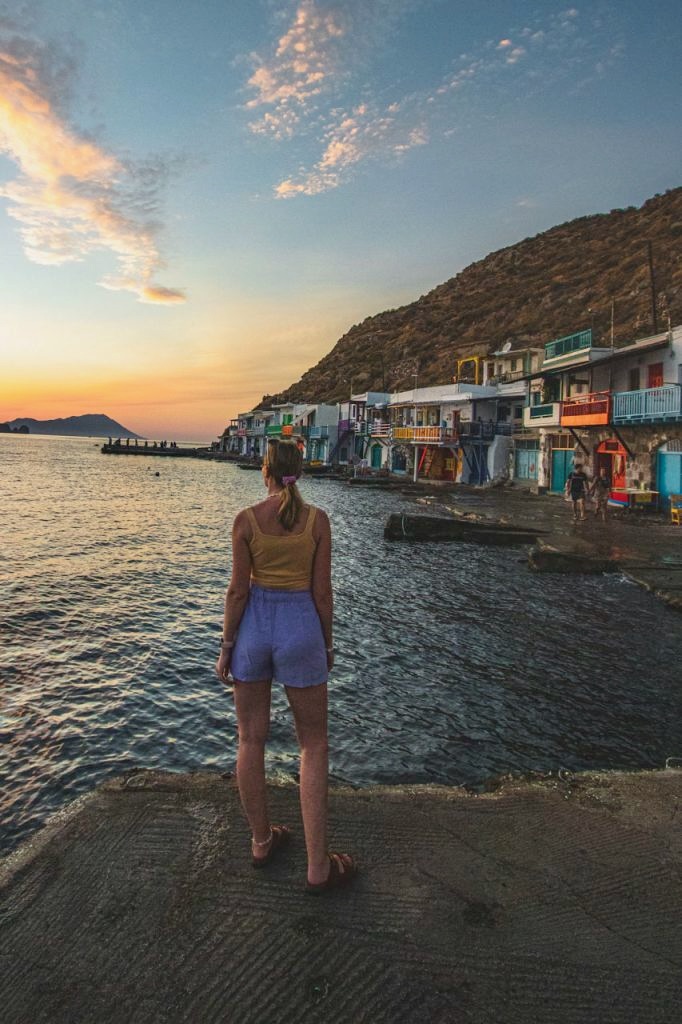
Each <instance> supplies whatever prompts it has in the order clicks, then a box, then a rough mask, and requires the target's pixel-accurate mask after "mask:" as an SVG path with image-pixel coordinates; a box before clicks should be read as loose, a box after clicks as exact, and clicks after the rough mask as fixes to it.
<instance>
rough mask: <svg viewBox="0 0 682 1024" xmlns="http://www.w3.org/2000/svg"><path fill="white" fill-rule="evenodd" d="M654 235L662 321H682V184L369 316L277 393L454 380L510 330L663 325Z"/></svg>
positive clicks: (284, 396) (313, 394)
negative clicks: (468, 360) (460, 363)
mask: <svg viewBox="0 0 682 1024" xmlns="http://www.w3.org/2000/svg"><path fill="white" fill-rule="evenodd" d="M648 241H651V242H652V245H653V263H654V271H655V281H656V288H657V315H658V325H659V329H663V328H665V327H667V324H668V317H670V318H671V320H672V322H673V323H680V322H682V188H677V189H673V190H671V191H670V192H666V193H665V194H664V195H658V196H655V197H654V198H653V199H649V200H648V201H647V202H645V203H644V205H643V206H642V207H641V208H639V209H638V208H636V207H629V208H628V209H624V210H612V211H611V213H607V214H597V215H595V216H590V217H580V218H578V219H577V220H572V221H569V222H567V223H566V224H560V225H559V226H558V227H554V228H551V229H550V230H549V231H544V232H543V233H542V234H540V235H536V236H535V237H534V238H527V239H525V240H524V241H522V242H518V243H517V244H516V245H511V246H509V247H508V248H506V249H500V250H499V251H498V252H494V253H491V254H490V255H489V256H486V257H485V259H483V260H479V261H478V262H477V263H472V264H471V265H470V266H468V267H466V268H465V269H464V270H462V271H461V273H459V274H457V275H456V277H453V278H451V279H450V280H449V281H446V282H445V283H444V284H441V285H438V287H437V288H434V289H433V291H430V292H428V293H427V294H426V295H422V296H421V298H419V299H417V300H416V302H411V303H410V304H409V305H407V306H401V307H400V308H399V309H392V310H387V311H386V312H384V313H378V314H377V315H376V316H372V317H368V318H367V319H366V320H364V321H363V322H362V323H360V324H356V325H355V326H354V327H351V329H350V330H349V331H348V332H347V334H344V336H343V337H342V338H340V339H339V340H338V341H337V343H336V345H335V346H334V348H333V349H332V350H331V352H330V353H329V354H328V355H326V356H325V357H324V358H323V359H321V360H320V362H319V363H318V364H317V365H316V366H313V367H312V368H311V369H310V370H308V371H307V372H306V373H305V374H304V375H303V377H302V378H301V379H300V381H298V382H297V383H296V384H292V385H291V387H289V388H287V389H286V391H283V392H281V393H280V394H278V395H266V396H265V397H264V399H263V402H264V403H268V402H273V401H292V400H296V401H338V400H341V399H343V398H345V397H346V396H347V395H348V388H349V382H350V381H351V379H352V382H353V390H354V391H356V392H361V391H365V390H375V391H383V390H389V391H390V390H399V389H401V388H409V387H412V386H413V383H414V382H413V378H412V374H414V373H418V375H419V385H420V386H424V385H429V384H438V383H443V382H446V381H449V380H451V378H452V375H453V372H454V368H455V366H454V364H455V359H456V358H457V356H458V355H465V354H466V355H469V354H479V353H480V354H482V353H487V352H493V351H495V350H496V349H499V348H500V347H501V346H502V345H503V344H504V343H505V342H507V341H511V342H512V343H513V344H514V347H518V346H520V345H522V344H533V345H541V344H543V343H544V342H545V341H549V340H551V339H552V338H556V337H561V336H562V335H565V334H571V333H573V332H574V331H578V330H582V329H584V328H586V327H590V326H593V328H594V333H595V339H596V341H597V342H599V341H600V340H602V339H603V340H604V341H605V343H606V344H608V343H609V342H608V339H609V338H610V330H611V300H612V299H614V300H615V340H616V344H617V345H618V344H619V343H621V344H622V343H624V342H626V341H632V340H634V339H635V338H637V337H642V336H644V335H646V334H648V333H650V332H652V330H653V323H652V303H651V287H650V274H649V261H648V250H647V242H648Z"/></svg>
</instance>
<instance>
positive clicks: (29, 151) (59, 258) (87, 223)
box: [0, 37, 185, 302]
mask: <svg viewBox="0 0 682 1024" xmlns="http://www.w3.org/2000/svg"><path fill="white" fill-rule="evenodd" d="M44 59H45V54H44V52H42V53H39V51H38V49H37V47H36V46H35V45H34V44H31V43H30V42H29V41H27V40H23V39H21V40H20V39H17V38H16V37H15V38H13V39H9V40H5V44H4V46H3V45H1V44H0V153H2V154H4V155H5V156H6V157H8V158H9V159H10V160H11V161H12V162H13V163H14V164H15V165H16V167H17V168H18V171H19V175H18V177H17V178H16V179H15V180H13V181H10V182H7V183H6V184H5V185H4V186H0V197H3V198H5V199H7V200H9V206H8V208H7V212H8V214H9V215H10V216H11V217H12V218H13V219H14V220H16V221H17V222H18V224H19V233H20V235H21V237H22V240H23V243H24V251H25V253H26V256H27V257H28V259H30V260H31V261H33V262H35V263H41V264H43V265H51V266H59V265H62V264H65V263H69V262H74V261H81V260H83V259H85V257H86V256H87V255H88V254H90V253H92V252H95V251H97V250H108V251H109V252H111V253H113V254H114V256H115V258H116V260H117V262H118V265H119V274H118V275H112V276H111V277H109V278H107V280H106V281H104V282H101V283H102V284H104V285H105V287H107V288H113V289H116V290H128V291H132V292H134V293H136V294H137V295H138V297H139V298H140V300H141V301H156V302H182V301H184V298H185V296H184V294H183V292H182V291H180V290H179V289H173V288H166V287H164V286H161V285H156V284H154V282H153V278H154V275H155V274H156V272H157V270H158V269H160V267H161V265H162V264H161V258H160V255H159V251H158V247H157V244H156V240H155V231H156V228H155V227H153V226H152V222H151V218H150V219H149V220H148V221H145V220H144V219H141V218H140V215H139V213H138V214H137V215H135V214H133V213H132V212H129V207H130V206H134V205H135V199H136V191H137V186H138V181H137V176H138V174H139V173H140V170H141V169H140V168H136V167H135V166H133V165H132V164H130V163H129V162H124V161H122V160H120V159H119V158H117V157H116V156H114V155H113V154H111V153H108V152H106V150H104V149H103V148H102V147H100V146H98V145H97V144H96V143H94V142H93V141H91V140H89V139H87V138H85V137H83V136H82V135H80V134H79V133H78V132H77V131H76V130H75V129H74V128H72V127H71V126H70V125H69V124H68V123H67V122H66V120H65V119H64V117H63V116H62V114H61V113H60V112H59V110H58V108H57V105H56V104H55V102H54V100H53V99H52V98H51V96H50V91H49V88H48V87H47V86H46V85H45V83H44V81H43V77H42V74H41V72H42V71H43V68H42V67H41V60H42V61H43V62H44ZM142 173H143V174H144V176H145V189H146V192H148V190H149V168H144V169H142ZM148 202H149V201H148ZM147 293H148V294H149V296H153V298H148V297H147V298H146V297H145V296H146V295H147Z"/></svg>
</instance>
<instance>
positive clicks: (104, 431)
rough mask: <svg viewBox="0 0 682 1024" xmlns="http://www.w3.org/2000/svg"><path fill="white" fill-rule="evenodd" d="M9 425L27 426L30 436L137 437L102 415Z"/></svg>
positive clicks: (29, 420)
mask: <svg viewBox="0 0 682 1024" xmlns="http://www.w3.org/2000/svg"><path fill="white" fill-rule="evenodd" d="M9 425H10V427H22V426H27V427H28V429H29V430H30V431H31V433H32V434H59V435H61V436H62V437H132V438H135V437H139V434H134V433H133V431H132V430H128V428H127V427H123V426H121V424H120V423H117V422H116V420H112V419H111V417H110V416H105V415H104V414H103V413H86V414H85V415H84V416H66V417H64V418H63V419H57V420H34V419H30V418H19V419H16V420H12V421H11V423H10V424H9Z"/></svg>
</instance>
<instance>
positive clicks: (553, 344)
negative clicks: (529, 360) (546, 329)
mask: <svg viewBox="0 0 682 1024" xmlns="http://www.w3.org/2000/svg"><path fill="white" fill-rule="evenodd" d="M585 348H592V330H591V329H590V330H587V331H578V333H577V334H567V335H566V336H565V337H564V338H557V339H556V340H555V341H548V342H547V344H546V345H545V359H544V361H545V363H548V362H550V361H551V360H552V359H560V358H561V357H563V356H567V355H570V354H571V353H572V352H579V351H580V350H581V349H585Z"/></svg>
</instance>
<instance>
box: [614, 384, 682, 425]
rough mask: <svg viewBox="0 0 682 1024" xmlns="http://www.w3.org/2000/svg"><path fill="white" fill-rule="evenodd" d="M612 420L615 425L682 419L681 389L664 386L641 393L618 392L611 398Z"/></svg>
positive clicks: (647, 389)
mask: <svg viewBox="0 0 682 1024" xmlns="http://www.w3.org/2000/svg"><path fill="white" fill-rule="evenodd" d="M612 419H613V422H614V423H616V424H618V423H646V422H654V421H656V420H658V421H661V420H679V419H682V387H680V385H679V384H664V385H663V387H660V388H643V389H642V390H641V391H618V392H616V394H615V395H614V396H613V413H612Z"/></svg>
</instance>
